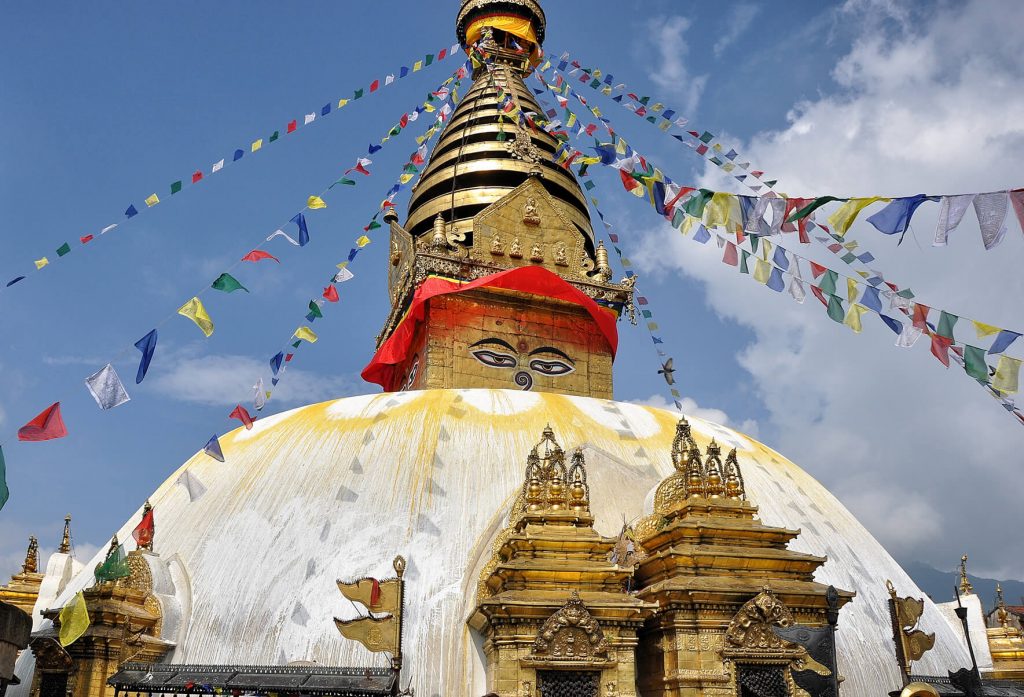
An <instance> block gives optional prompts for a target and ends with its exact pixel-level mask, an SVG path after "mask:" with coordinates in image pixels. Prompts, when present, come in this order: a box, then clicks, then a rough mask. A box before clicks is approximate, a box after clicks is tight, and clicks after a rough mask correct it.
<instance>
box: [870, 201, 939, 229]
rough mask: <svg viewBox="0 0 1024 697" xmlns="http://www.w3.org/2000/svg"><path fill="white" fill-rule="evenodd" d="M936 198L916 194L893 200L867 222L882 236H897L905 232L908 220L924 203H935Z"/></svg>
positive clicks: (908, 223)
mask: <svg viewBox="0 0 1024 697" xmlns="http://www.w3.org/2000/svg"><path fill="white" fill-rule="evenodd" d="M936 200H938V199H937V197H934V196H927V195H926V194H917V195H916V196H904V197H902V198H897V199H893V201H892V203H890V204H889V205H888V206H886V207H885V208H883V209H882V210H880V211H878V212H877V213H875V214H874V215H872V216H871V217H869V218H868V222H869V223H871V224H872V225H874V226H875V229H876V230H878V231H879V232H881V233H882V234H883V235H899V234H902V233H904V232H906V231H907V228H908V227H909V226H910V219H911V218H912V217H913V215H914V211H916V210H917V208H918V206H920V205H921V204H922V203H924V202H925V201H936Z"/></svg>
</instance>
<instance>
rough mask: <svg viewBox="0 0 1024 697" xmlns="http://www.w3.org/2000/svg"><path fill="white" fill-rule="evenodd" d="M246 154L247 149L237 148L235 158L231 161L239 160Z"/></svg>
mask: <svg viewBox="0 0 1024 697" xmlns="http://www.w3.org/2000/svg"><path fill="white" fill-rule="evenodd" d="M244 154H245V150H235V156H234V158H233V159H232V160H231V161H232V162H238V161H239V160H241V159H242V155H244Z"/></svg>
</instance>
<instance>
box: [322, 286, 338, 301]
mask: <svg viewBox="0 0 1024 697" xmlns="http://www.w3.org/2000/svg"><path fill="white" fill-rule="evenodd" d="M324 299H325V300H327V302H331V303H336V302H338V300H339V299H340V298H339V297H338V289H337V288H335V287H334V285H333V284H331V285H329V286H327V287H326V288H324Z"/></svg>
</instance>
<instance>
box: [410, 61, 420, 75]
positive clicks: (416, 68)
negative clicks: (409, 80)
mask: <svg viewBox="0 0 1024 697" xmlns="http://www.w3.org/2000/svg"><path fill="white" fill-rule="evenodd" d="M421 70H423V61H416V62H415V63H413V64H412V71H413V72H414V73H417V72H419V71H421Z"/></svg>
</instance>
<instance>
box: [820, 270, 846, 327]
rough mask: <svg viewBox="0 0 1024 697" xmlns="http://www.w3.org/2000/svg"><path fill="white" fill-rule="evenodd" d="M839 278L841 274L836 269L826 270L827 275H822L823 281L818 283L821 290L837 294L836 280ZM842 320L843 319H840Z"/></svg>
mask: <svg viewBox="0 0 1024 697" xmlns="http://www.w3.org/2000/svg"><path fill="white" fill-rule="evenodd" d="M838 279H839V274H837V273H836V272H835V271H832V270H829V271H826V272H825V275H824V276H822V277H821V283H819V284H818V288H821V292H822V293H825V294H826V295H835V294H836V281H837V280H838ZM839 321H840V322H841V321H842V320H839Z"/></svg>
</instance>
